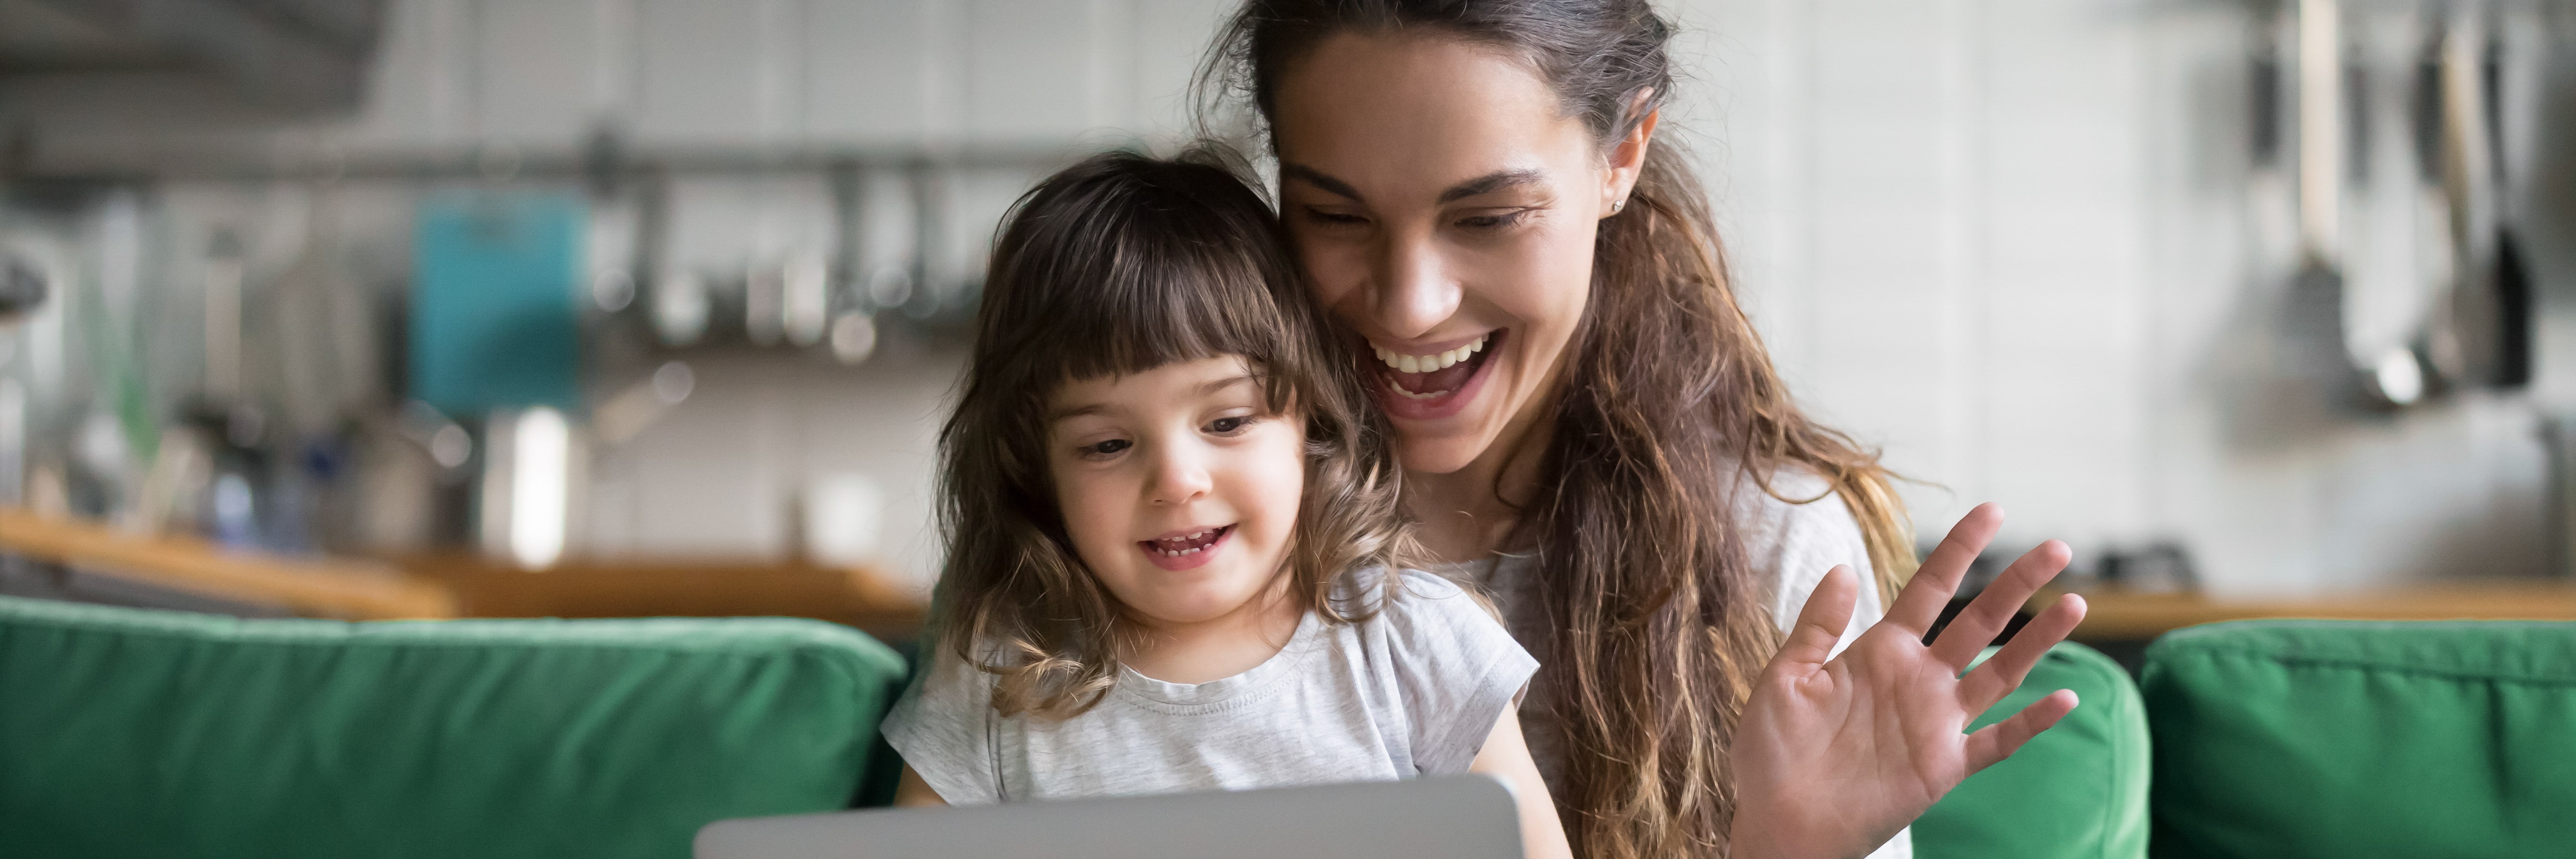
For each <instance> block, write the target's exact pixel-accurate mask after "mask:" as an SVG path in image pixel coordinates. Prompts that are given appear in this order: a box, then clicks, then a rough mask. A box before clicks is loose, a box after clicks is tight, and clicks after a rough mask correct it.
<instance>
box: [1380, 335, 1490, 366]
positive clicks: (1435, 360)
mask: <svg viewBox="0 0 2576 859" xmlns="http://www.w3.org/2000/svg"><path fill="white" fill-rule="evenodd" d="M1493 336H1494V335H1492V334H1487V335H1484V336H1482V337H1478V338H1476V342H1474V343H1469V344H1467V345H1465V346H1460V347H1458V348H1456V349H1451V350H1449V351H1447V352H1441V353H1438V354H1434V355H1398V354H1396V353H1395V350H1393V349H1389V348H1386V347H1384V346H1376V345H1374V344H1372V345H1371V348H1374V349H1376V350H1377V359H1378V360H1380V361H1384V362H1386V365H1387V366H1389V367H1393V368H1395V371H1396V372H1398V373H1428V372H1431V371H1433V370H1440V369H1446V368H1448V367H1450V366H1452V365H1455V364H1457V363H1458V362H1460V361H1464V360H1467V356H1469V355H1474V354H1476V353H1478V352H1482V351H1484V350H1485V341H1486V340H1487V339H1490V338H1492V337H1493Z"/></svg>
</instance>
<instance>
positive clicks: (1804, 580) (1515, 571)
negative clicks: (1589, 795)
mask: <svg viewBox="0 0 2576 859" xmlns="http://www.w3.org/2000/svg"><path fill="white" fill-rule="evenodd" d="M1771 488H1772V490H1773V492H1775V493H1777V494H1778V495H1780V496H1785V497H1788V498H1792V499H1800V500H1804V499H1810V498H1813V499H1816V500H1814V501H1810V502H1807V503H1804V504H1793V503H1790V502H1788V501H1782V500H1780V499H1779V498H1775V497H1772V493H1765V492H1763V491H1762V488H1761V487H1760V486H1757V485H1755V484H1754V483H1753V481H1752V479H1751V478H1750V477H1747V478H1745V479H1743V480H1741V481H1740V482H1739V483H1738V484H1737V486H1736V491H1735V496H1734V501H1735V526H1736V532H1735V533H1736V536H1737V538H1738V539H1741V540H1742V541H1743V542H1744V554H1745V560H1746V561H1747V562H1748V563H1750V564H1751V566H1752V568H1753V572H1754V574H1755V575H1756V576H1757V577H1758V578H1760V579H1761V580H1763V581H1768V582H1771V583H1773V586H1772V588H1771V592H1770V593H1769V594H1767V596H1768V597H1769V598H1770V608H1771V619H1772V621H1773V622H1774V623H1777V624H1779V626H1780V631H1781V632H1783V633H1786V632H1788V631H1789V628H1790V627H1792V626H1796V625H1797V622H1798V612H1799V611H1800V610H1801V609H1803V608H1805V606H1806V604H1807V597H1808V596H1809V595H1812V594H1814V593H1815V592H1816V585H1818V584H1821V583H1823V582H1824V579H1825V573H1827V572H1830V571H1832V570H1833V568H1834V566H1835V565H1837V564H1844V565H1849V566H1850V567H1851V568H1852V571H1853V572H1855V573H1858V574H1859V583H1860V585H1861V587H1860V594H1859V596H1858V598H1857V599H1855V600H1854V601H1853V604H1852V617H1851V624H1850V625H1849V626H1846V627H1844V628H1843V637H1842V640H1841V641H1840V642H1837V643H1836V644H1835V645H1834V652H1835V653H1841V652H1842V650H1843V648H1845V647H1849V646H1851V643H1852V641H1853V640H1854V639H1857V638H1859V637H1860V634H1861V633H1862V632H1864V631H1867V630H1868V629H1869V627H1870V625H1871V624H1875V623H1877V622H1878V620H1879V618H1881V617H1884V616H1886V614H1887V607H1886V606H1885V605H1884V604H1882V601H1881V599H1880V598H1879V594H1878V587H1877V584H1876V581H1877V579H1876V574H1875V572H1874V570H1873V568H1872V567H1871V565H1870V562H1869V544H1868V543H1867V542H1864V541H1863V539H1862V537H1861V530H1860V520H1859V519H1856V518H1854V517H1853V516H1852V513H1851V509H1850V508H1849V507H1846V506H1844V504H1843V502H1842V499H1841V497H1840V496H1837V495H1834V494H1833V491H1832V489H1833V487H1832V484H1830V483H1828V482H1826V480H1825V479H1824V477H1822V476H1820V475H1817V474H1815V473H1813V472H1808V471H1805V470H1800V469H1793V468H1784V469H1781V470H1780V471H1779V472H1777V473H1775V474H1774V475H1773V476H1772V478H1771ZM1536 568H1537V560H1536V559H1535V558H1533V557H1530V556H1516V555H1507V556H1504V557H1501V558H1499V559H1497V560H1495V561H1491V562H1471V563H1464V564H1453V565H1449V566H1446V567H1444V568H1443V569H1442V570H1441V572H1443V573H1446V574H1448V575H1450V576H1453V577H1457V578H1461V579H1465V580H1470V581H1477V580H1481V581H1483V582H1485V584H1486V587H1487V588H1488V589H1489V590H1491V591H1492V592H1493V594H1494V599H1495V600H1496V601H1497V602H1498V603H1500V605H1501V608H1502V611H1503V617H1504V620H1505V621H1506V622H1507V623H1508V625H1509V626H1510V627H1511V629H1512V631H1513V633H1514V635H1515V636H1516V637H1518V638H1519V639H1520V640H1522V641H1524V642H1534V641H1537V640H1538V629H1539V627H1538V626H1537V625H1538V624H1542V623H1545V622H1547V621H1546V620H1545V619H1544V618H1539V617H1535V616H1533V615H1532V614H1531V613H1529V612H1526V611H1519V610H1518V609H1520V608H1522V607H1523V606H1524V605H1525V601H1523V600H1520V599H1518V597H1519V596H1520V594H1521V589H1522V588H1524V587H1526V586H1527V585H1528V584H1529V577H1530V576H1531V575H1532V574H1533V573H1534V572H1535V571H1536ZM1531 692H1532V694H1531V695H1530V696H1529V698H1528V699H1527V700H1525V701H1524V702H1523V705H1522V708H1521V727H1522V730H1523V732H1524V733H1525V734H1526V735H1527V737H1528V740H1529V746H1530V755H1531V757H1532V758H1535V759H1536V761H1537V763H1538V768H1539V773H1540V775H1542V776H1543V777H1545V779H1546V781H1547V783H1548V788H1549V790H1550V791H1551V792H1559V794H1560V795H1562V794H1561V791H1562V790H1563V788H1562V783H1561V782H1560V781H1559V773H1560V772H1561V771H1562V768H1563V757H1564V751H1563V748H1562V746H1563V741H1562V739H1561V735H1560V734H1558V733H1557V731H1556V729H1555V727H1554V725H1553V724H1552V722H1551V719H1552V716H1551V715H1550V710H1549V702H1548V701H1546V700H1543V698H1544V696H1546V695H1547V690H1546V688H1545V684H1544V683H1541V684H1540V685H1539V686H1537V687H1534V688H1533V689H1532V690H1531ZM1869 855H1870V859H1911V857H1912V856H1913V855H1914V841H1913V830H1912V829H1911V828H1908V829H1906V830H1905V831H1903V832H1899V833H1897V835H1896V837H1895V838H1894V839H1891V840H1889V841H1888V843H1887V844H1886V845H1885V846H1882V847H1880V848H1879V849H1878V850H1877V851H1875V852H1873V853H1871V854H1869Z"/></svg>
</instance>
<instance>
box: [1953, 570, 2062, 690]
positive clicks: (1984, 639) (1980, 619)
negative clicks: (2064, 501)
mask: <svg viewBox="0 0 2576 859" xmlns="http://www.w3.org/2000/svg"><path fill="white" fill-rule="evenodd" d="M2073 556H2074V552H2072V551H2070V550H2068V549H2067V548H2066V544H2065V543H2061V542H2058V541H2056V540H2050V541H2048V542H2045V543H2041V544H2039V545H2038V546H2037V547H2036V548H2033V549H2031V550H2030V551H2028V552H2024V553H2022V556H2021V557H2020V558H2017V559H2014V560H2013V562H2012V566H2009V567H2005V568H2004V571H2003V573H2002V574H2001V575H1998V576H1995V580H1994V582H1993V583H1991V584H1988V585H1986V589H1985V590H1984V591H1981V592H1979V593H1978V594H1977V598H1976V599H1974V600H1970V601H1969V602H1968V607H1967V608H1963V609H1960V610H1959V615H1958V616H1957V617H1953V618H1951V619H1950V625H1949V626H1948V627H1945V628H1943V629H1942V630H1941V637H1940V638H1937V639H1934V640H1933V642H1932V658H1934V659H1938V660H1941V661H1942V662H1946V663H1949V665H1950V670H1951V671H1966V670H1968V663H1970V662H1975V661H1977V654H1978V653H1979V652H1980V651H1983V650H1985V649H1986V645H1987V644H1988V643H1991V642H1993V641H1994V640H1995V636H1997V635H2000V634H2002V633H2003V631H2004V625H2005V624H2009V623H2011V622H2012V618H2013V613H2014V612H2017V611H2020V610H2021V607H2022V606H2023V605H2024V604H2026V603H2028V602H2030V595H2031V594H2032V593H2035V592H2037V591H2038V590H2039V586H2040V585H2044V584H2047V583H2048V580H2049V579H2052V578H2056V577H2057V572H2058V571H2059V570H2063V569H2066V562H2067V560H2068V559H2069V558H2072V557H2073Z"/></svg>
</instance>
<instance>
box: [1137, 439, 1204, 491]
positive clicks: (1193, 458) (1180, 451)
mask: <svg viewBox="0 0 2576 859" xmlns="http://www.w3.org/2000/svg"><path fill="white" fill-rule="evenodd" d="M1145 492H1146V495H1147V496H1148V497H1149V499H1150V500H1152V501H1153V503H1155V504H1166V505H1180V504H1188V503H1190V502H1192V501H1196V500H1198V499H1199V498H1200V497H1201V496H1204V495H1206V494H1207V493H1208V472H1207V463H1206V462H1204V461H1203V460H1202V459H1201V458H1200V457H1199V456H1198V455H1197V453H1196V452H1194V451H1191V450H1188V449H1187V446H1186V445H1178V446H1165V447H1164V448H1163V450H1162V452H1161V454H1160V456H1159V457H1158V458H1157V459H1156V460H1155V462H1154V479H1153V482H1152V484H1151V485H1149V486H1147V487H1146V489H1145Z"/></svg>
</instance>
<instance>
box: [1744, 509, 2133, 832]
mask: <svg viewBox="0 0 2576 859" xmlns="http://www.w3.org/2000/svg"><path fill="white" fill-rule="evenodd" d="M2002 524H2003V512H2002V511H2001V510H2000V509H1998V508H1996V506H1995V505H1993V504H1981V505H1978V506H1977V509H1975V510H1971V511H1968V515H1967V516H1966V517H1964V518H1962V519H1960V520H1959V525H1958V527H1955V528H1952V529H1950V535H1949V536H1948V537H1946V538H1943V539H1942V541H1941V546H1940V548H1937V549H1934V550H1933V551H1932V557H1930V558H1928V559H1925V560H1924V562H1923V566H1922V568H1921V569H1920V570H1917V571H1916V572H1915V574H1914V580H1913V581H1911V582H1908V583H1907V584H1906V585H1905V589H1904V591H1902V592H1900V593H1898V594H1897V596H1896V604H1895V605H1893V606H1890V607H1889V609H1888V612H1887V618H1886V619H1885V620H1882V621H1880V622H1879V624H1878V625H1877V626H1873V627H1871V628H1870V629H1869V631H1868V632H1864V633H1862V634H1861V636H1860V638H1859V639H1858V640H1855V641H1853V642H1852V645H1851V647H1849V648H1847V649H1845V650H1844V651H1843V652H1842V655H1840V656H1836V657H1833V658H1831V659H1830V660H1829V659H1828V658H1827V656H1828V655H1829V654H1831V653H1832V652H1833V646H1834V642H1836V641H1838V640H1840V639H1841V637H1842V632H1843V627H1844V626H1845V625H1846V624H1848V623H1849V622H1850V621H1851V613H1852V599H1853V596H1854V595H1855V594H1856V593H1858V588H1860V587H1861V585H1860V583H1859V582H1858V581H1856V578H1857V577H1856V576H1854V575H1853V574H1852V571H1851V569H1850V568H1849V567H1836V568H1834V570H1833V571H1832V572H1831V573H1828V574H1826V576H1825V580H1824V582H1823V583H1821V584H1819V585H1817V586H1816V591H1815V593H1814V594H1813V595H1811V596H1809V597H1808V598H1807V605H1806V608H1805V609H1803V610H1801V611H1800V612H1799V613H1798V625H1797V627H1796V628H1794V629H1792V630H1790V632H1789V640H1788V642H1787V643H1786V644H1784V645H1782V646H1781V648H1780V652H1779V653H1778V654H1777V655H1775V656H1773V657H1772V659H1771V664H1770V665H1769V666H1767V667H1765V668H1764V669H1763V670H1762V677H1761V679H1760V680H1759V681H1757V682H1756V683H1755V685H1754V687H1753V695H1752V697H1751V699H1749V700H1747V701H1746V702H1745V705H1744V714H1743V718H1742V720H1741V721H1739V722H1738V723H1737V725H1736V729H1735V739H1734V751H1733V754H1732V756H1731V762H1732V766H1733V767H1734V778H1735V823H1734V828H1733V830H1732V833H1731V836H1730V839H1731V843H1732V845H1733V846H1732V855H1733V856H1734V857H1735V859H1751V857H1854V856H1862V855H1865V854H1867V853H1869V852H1870V851H1871V850H1874V849H1876V848H1877V847H1878V846H1879V845H1880V844H1883V843H1885V842H1886V841H1887V840H1888V839H1889V838H1891V837H1894V836H1895V835H1896V833H1897V831H1898V830H1900V829H1903V828H1904V827H1905V826H1906V825H1907V824H1909V823H1911V822H1913V820H1914V819H1915V818H1916V817H1920V816H1922V814H1923V812H1924V810H1925V809H1929V808H1931V807H1932V803H1933V802H1934V801H1936V800H1939V799H1940V798H1941V796H1942V795H1943V794H1947V793H1949V792H1950V789H1951V788H1953V787H1957V786H1958V784H1959V782H1960V781H1961V780H1963V779H1966V778H1967V777H1968V776H1969V775H1971V774H1974V773H1975V772H1977V771H1978V770H1982V769H1985V768H1986V767H1988V766H1991V765H1993V764H1994V763H1995V762H1996V761H2000V760H2003V759H2004V757H2005V756H2007V755H2010V754H2012V753H2013V751H2014V750H2016V749H2019V748H2021V744H2022V743H2024V742H2027V741H2028V740H2029V739H2030V738H2031V737H2032V736H2034V735H2037V734H2038V733H2039V732H2041V731H2045V730H2048V727H2049V726H2051V725H2054V724H2057V720H2058V719H2059V718H2060V717H2063V716H2065V715H2066V714H2067V712H2069V711H2071V710H2074V709H2075V693H2074V691H2073V690H2066V689H2060V690H2058V691H2057V692H2055V693H2053V694H2051V695H2049V696H2048V697H2046V698H2041V699H2039V700H2038V701H2036V702H2033V703H2032V704H2031V705H2030V706H2028V707H2024V708H2022V711H2021V712H2020V713H2018V714H2016V715H2014V716H2013V717H2012V718H2010V719H2006V720H2004V721H2002V722H1999V723H1996V724H1993V725H1989V726H1987V727H1986V728H1984V729H1982V730H1979V731H1977V732H1976V733H1973V734H1968V733H1963V732H1962V731H1963V729H1964V728H1966V727H1967V725H1968V722H1969V721H1970V720H1973V719H1975V718H1976V717H1977V716H1979V715H1980V714H1983V713H1984V712H1985V711H1986V710H1987V708H1990V707H1993V706H1994V705H1995V702H1997V701H2001V700H2003V698H2004V696H2006V695H2009V694H2012V691H2013V690H2014V689H2016V688H2019V687H2020V686H2021V680H2022V677H2023V675H2026V674H2028V673H2030V668H2031V666H2032V665H2035V664H2037V663H2038V662H2039V657H2040V655H2041V654H2043V653H2045V652H2047V650H2048V648H2049V647H2051V646H2054V645H2055V644H2057V642H2059V641H2062V640H2064V639H2065V638H2066V634H2067V633H2069V632H2072V631H2074V629H2075V624H2076V622H2077V621H2080V620H2083V619H2084V600H2083V598H2082V597H2078V596H2075V595H2073V594H2067V595H2065V596H2061V597H2058V599H2057V601H2056V602H2054V603H2051V604H2050V605H2049V606H2048V608H2047V609H2046V610H2043V611H2041V612H2040V613H2039V617H2038V618H2036V619H2034V620H2032V621H2031V622H2030V624H2029V625H2027V626H2024V627H2022V629H2021V631H2020V632H2019V633H2016V634H2015V635H2014V636H2013V639H2012V642H2011V643H2009V644H2006V645H2004V647H2003V649H2002V650H2001V651H1999V652H1997V653H1996V654H1995V656H1994V658H1992V659H1989V660H1986V662H1985V664H1983V665H1979V666H1977V670H1975V671H1971V672H1968V673H1967V674H1966V676H1961V675H1960V672H1962V671H1966V670H1967V668H1968V664H1969V663H1970V662H1972V661H1974V660H1975V659H1976V657H1977V654H1978V652H1979V651H1981V650H1983V649H1984V648H1985V646H1986V644H1987V642H1990V641H1993V640H1994V638H1995V636H1996V634H1998V633H2000V632H2002V631H2003V628H2004V624H2005V623H2006V622H2008V621H2010V620H2011V619H2012V616H2013V612H2014V610H2016V609H2019V608H2020V607H2021V606H2022V604H2023V603H2024V602H2026V601H2028V600H2029V599H2030V597H2031V594H2033V593H2036V592H2037V591H2038V590H2039V587H2040V586H2041V585H2043V584H2046V583H2047V582H2048V580H2049V579H2050V578H2053V577H2055V576H2056V575H2057V573H2058V571H2059V570H2062V569H2065V568H2066V561H2067V549H2066V544H2064V543H2060V542H2057V541H2055V540H2050V541H2048V542H2046V543H2041V544H2040V545H2039V547H2038V548H2035V549H2032V550H2030V553H2029V554H2025V555H2023V556H2021V559H2020V560H2017V561H2014V562H2013V564H2012V566H2011V567H2008V568H2006V569H2005V570H2004V572H2003V575H2001V576H1998V577H1996V578H1995V581H1994V583H1993V584H1991V585H1988V586H1986V589H1985V591H1984V592H1983V593H1980V594H1978V595H1977V598H1976V599H1975V600H1974V601H1972V602H1970V603H1969V604H1968V607H1967V609H1966V610H1964V611H1961V612H1960V613H1959V615H1958V617H1956V618H1953V619H1952V620H1951V621H1950V625H1949V626H1948V627H1947V628H1945V629H1943V630H1942V632H1941V637H1940V638H1938V639H1935V640H1934V641H1933V642H1932V644H1931V645H1930V646H1928V647H1927V646H1925V645H1924V644H1923V636H1924V633H1925V632H1926V631H1927V630H1929V629H1931V627H1932V624H1933V622H1934V621H1936V620H1938V619H1939V618H1940V616H1941V609H1942V607H1943V606H1945V605H1947V604H1948V603H1949V602H1950V596H1951V594H1953V593H1956V592H1957V591H1958V589H1959V579H1960V577H1962V576H1964V575H1966V574H1967V571H1968V562H1970V561H1972V560H1975V559H1976V557H1977V553H1978V552H1981V551H1984V550H1985V547H1986V543H1987V542H1988V541H1990V540H1993V539H1994V536H1995V529H1996V528H1998V527H2000V526H2001V525H2002Z"/></svg>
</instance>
